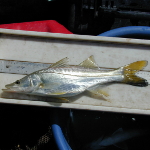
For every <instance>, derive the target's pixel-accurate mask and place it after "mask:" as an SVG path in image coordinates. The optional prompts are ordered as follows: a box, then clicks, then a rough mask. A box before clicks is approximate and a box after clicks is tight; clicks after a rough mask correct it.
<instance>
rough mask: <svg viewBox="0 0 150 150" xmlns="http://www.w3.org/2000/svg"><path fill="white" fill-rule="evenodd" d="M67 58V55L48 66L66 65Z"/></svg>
mask: <svg viewBox="0 0 150 150" xmlns="http://www.w3.org/2000/svg"><path fill="white" fill-rule="evenodd" d="M68 60H69V59H68V58H67V57H65V58H63V59H61V60H59V61H57V62H56V63H54V64H52V65H50V66H49V68H55V67H57V68H58V67H66V66H68V64H67V63H68Z"/></svg>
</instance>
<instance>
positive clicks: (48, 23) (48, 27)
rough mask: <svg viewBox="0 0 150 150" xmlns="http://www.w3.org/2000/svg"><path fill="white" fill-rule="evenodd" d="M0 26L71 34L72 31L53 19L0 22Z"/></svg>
mask: <svg viewBox="0 0 150 150" xmlns="http://www.w3.org/2000/svg"><path fill="white" fill-rule="evenodd" d="M0 28H5V29H14V30H26V31H39V32H52V33H66V34H72V32H70V31H69V30H67V29H66V28H65V27H64V26H63V25H61V24H60V23H58V22H57V21H55V20H45V21H33V22H23V23H11V24H2V25H0Z"/></svg>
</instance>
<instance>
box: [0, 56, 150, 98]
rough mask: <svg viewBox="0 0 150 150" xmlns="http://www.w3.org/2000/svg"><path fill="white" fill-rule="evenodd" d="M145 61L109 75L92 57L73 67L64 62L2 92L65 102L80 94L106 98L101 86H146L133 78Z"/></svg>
mask: <svg viewBox="0 0 150 150" xmlns="http://www.w3.org/2000/svg"><path fill="white" fill-rule="evenodd" d="M146 65H147V61H137V62H134V63H131V64H129V65H126V66H124V67H120V68H118V69H115V70H113V71H104V70H103V71H101V70H100V69H99V68H98V66H97V64H96V63H95V60H94V58H93V56H90V57H89V58H88V59H86V60H85V61H83V62H82V63H80V64H79V65H77V66H70V65H68V58H64V59H62V60H60V61H58V62H56V63H55V64H53V65H51V66H50V67H49V68H46V69H43V70H39V71H36V72H33V73H31V74H29V75H27V76H25V77H24V78H22V79H20V80H17V81H15V82H14V83H11V84H8V85H6V86H5V87H6V88H7V89H3V91H5V92H16V93H24V94H32V95H40V96H50V97H57V98H67V97H71V96H75V95H78V94H80V93H82V92H84V91H88V92H91V93H94V94H96V95H102V96H108V94H107V93H105V92H103V91H101V90H100V87H101V85H105V84H106V83H111V82H118V83H126V84H131V85H134V86H143V87H144V86H147V85H148V82H147V81H146V80H145V79H143V78H140V77H138V76H136V75H135V73H136V72H137V71H139V70H141V69H143V68H144V67H145V66H146Z"/></svg>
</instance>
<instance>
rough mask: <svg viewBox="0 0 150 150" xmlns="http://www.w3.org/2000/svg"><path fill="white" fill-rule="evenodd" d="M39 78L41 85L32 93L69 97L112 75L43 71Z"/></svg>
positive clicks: (107, 79)
mask: <svg viewBox="0 0 150 150" xmlns="http://www.w3.org/2000/svg"><path fill="white" fill-rule="evenodd" d="M41 80H42V81H43V83H42V85H43V86H42V87H39V88H38V89H37V90H35V91H34V92H33V93H32V94H35V95H42V96H51V97H71V96H75V95H78V94H80V93H82V92H84V91H85V90H87V89H88V88H91V87H94V86H97V85H98V84H105V83H107V82H110V81H111V80H112V77H88V76H87V77H81V76H74V75H66V74H58V73H45V74H42V78H41ZM113 80H114V79H113Z"/></svg>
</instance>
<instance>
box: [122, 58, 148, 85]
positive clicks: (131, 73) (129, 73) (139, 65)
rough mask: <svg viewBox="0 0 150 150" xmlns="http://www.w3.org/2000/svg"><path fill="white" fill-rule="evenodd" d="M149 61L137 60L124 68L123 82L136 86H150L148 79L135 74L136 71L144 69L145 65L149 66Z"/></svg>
mask: <svg viewBox="0 0 150 150" xmlns="http://www.w3.org/2000/svg"><path fill="white" fill-rule="evenodd" d="M147 64H148V62H147V61H145V60H143V61H137V62H134V63H131V64H129V65H127V66H125V67H124V68H123V71H124V80H123V82H125V83H127V84H131V85H134V86H143V87H144V86H148V82H147V80H145V79H143V78H140V77H138V76H136V75H135V73H136V72H138V71H140V70H142V69H143V68H144V67H145V66H147Z"/></svg>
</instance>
